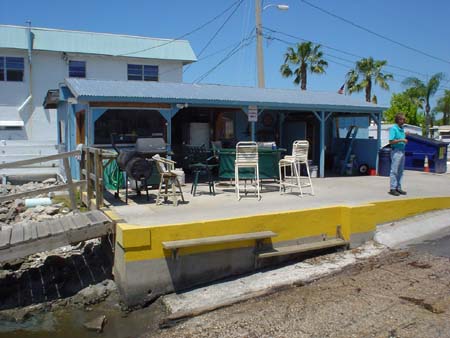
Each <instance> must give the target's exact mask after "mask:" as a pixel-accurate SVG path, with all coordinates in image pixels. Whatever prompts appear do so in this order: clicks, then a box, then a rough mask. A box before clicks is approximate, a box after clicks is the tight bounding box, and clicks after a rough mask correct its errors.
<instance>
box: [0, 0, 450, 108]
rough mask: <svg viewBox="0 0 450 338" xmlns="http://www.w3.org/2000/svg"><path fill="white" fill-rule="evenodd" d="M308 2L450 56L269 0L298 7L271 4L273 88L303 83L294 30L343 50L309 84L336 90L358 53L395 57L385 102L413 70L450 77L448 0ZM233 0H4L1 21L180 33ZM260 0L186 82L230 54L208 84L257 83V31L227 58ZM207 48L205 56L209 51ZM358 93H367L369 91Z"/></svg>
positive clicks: (331, 54) (266, 15)
mask: <svg viewBox="0 0 450 338" xmlns="http://www.w3.org/2000/svg"><path fill="white" fill-rule="evenodd" d="M308 1H309V2H311V3H312V4H314V5H316V6H319V7H321V8H323V9H326V10H327V11H329V12H332V13H334V14H335V15H338V16H341V17H343V18H346V19H348V20H350V21H352V22H354V23H355V24H358V25H361V26H363V27H365V28H367V29H369V30H372V31H374V32H376V33H378V34H380V35H384V36H386V37H388V38H390V39H392V40H396V41H398V42H401V43H403V44H405V45H408V46H410V47H413V48H415V49H418V50H422V51H424V52H426V53H428V54H431V55H432V56H435V57H437V58H441V59H445V60H449V61H448V62H442V61H439V60H436V59H433V58H431V57H428V56H425V55H422V54H420V53H417V52H414V51H412V50H409V49H406V48H404V47H401V46H399V45H397V44H394V43H392V42H389V41H386V40H384V39H382V38H380V37H377V36H374V35H371V34H369V33H367V32H365V31H362V30H360V29H358V28H356V27H354V26H352V25H350V24H348V23H345V22H343V21H341V20H339V19H337V18H335V17H332V16H329V15H327V14H324V13H323V12H321V11H319V10H317V9H315V8H312V7H311V6H309V5H307V4H305V3H304V2H302V1H301V0H285V1H279V2H277V1H270V0H265V2H264V4H265V5H267V4H275V3H278V4H288V5H289V6H290V8H289V10H288V11H279V10H277V9H276V8H274V7H270V8H267V9H266V10H265V11H264V12H263V14H262V22H263V26H264V27H267V28H270V29H272V30H275V31H277V32H278V33H270V34H269V35H270V36H269V38H268V39H265V41H264V56H265V76H266V87H270V88H295V87H294V85H293V84H292V80H291V79H285V78H282V77H281V75H280V73H279V67H280V65H281V64H282V62H283V54H284V52H285V51H286V48H287V47H288V44H286V42H290V43H295V42H297V41H298V40H297V39H295V38H292V37H289V36H288V35H291V36H294V37H298V38H301V39H305V40H311V41H314V42H317V43H321V44H322V45H324V46H327V47H331V48H334V49H338V50H339V51H336V50H332V49H330V48H327V47H324V48H323V51H324V53H325V58H326V59H327V61H328V62H329V67H328V69H327V71H326V74H325V75H310V76H309V79H308V90H320V91H333V92H336V91H337V90H338V89H339V87H340V86H341V85H342V84H343V82H344V80H345V74H346V73H347V72H348V71H349V70H350V69H351V68H352V67H353V66H354V62H355V61H356V60H357V59H358V57H357V56H361V57H367V56H372V57H374V58H375V59H385V60H387V61H388V64H389V65H392V66H394V67H397V68H390V67H388V68H386V71H388V72H391V73H394V77H395V80H396V81H395V82H391V84H390V85H391V90H390V91H384V90H382V89H380V88H378V87H375V89H374V93H375V94H376V95H377V96H378V102H379V103H380V104H383V105H389V101H390V97H391V94H392V93H395V92H401V91H402V90H403V89H404V88H403V87H402V85H401V84H400V82H401V81H402V80H403V79H404V78H405V76H418V77H420V78H422V79H426V76H427V75H430V74H431V75H432V74H434V73H436V72H444V73H446V74H447V76H448V78H449V79H450V43H449V40H448V37H449V36H450V25H449V24H448V14H449V13H450V1H447V0H433V1H428V2H426V3H425V2H424V1H419V0H409V1H405V0H403V1H400V0H397V1H395V0H377V1H368V0H365V1H356V0H340V1H335V0H308ZM234 2H236V0H222V1H211V0H190V1H187V0H159V1H158V0H153V1H150V0H129V1H113V0H110V1H103V0H90V1H86V0H79V1H77V2H65V1H51V0H40V1H35V0H16V1H13V2H12V1H10V0H0V23H1V24H10V25H25V22H26V20H31V22H32V26H35V27H49V28H60V29H69V30H83V31H94V32H108V33H120V34H130V35H142V36H151V37H162V38H177V37H180V36H183V35H184V34H185V33H187V32H190V31H192V30H194V29H195V28H197V27H199V26H200V25H202V24H203V23H205V22H207V21H209V20H210V19H211V18H213V17H214V16H216V15H218V14H219V13H221V12H222V11H223V10H225V9H226V8H227V7H229V6H230V5H232V4H233V3H234ZM254 4H255V1H254V0H243V2H242V4H241V5H240V6H239V8H238V9H237V10H236V12H235V14H234V15H233V16H232V17H231V18H230V20H229V21H228V22H227V23H226V24H225V26H224V27H223V29H222V30H221V31H220V32H219V33H218V35H217V37H216V38H215V39H214V40H213V41H212V42H211V44H210V45H209V46H208V47H207V48H206V50H205V51H204V52H203V54H202V55H200V56H199V59H200V60H199V61H198V62H197V63H196V64H194V65H193V66H191V67H189V69H187V70H186V71H185V74H184V81H186V82H193V81H196V80H197V79H199V78H200V77H201V76H202V75H204V74H205V73H207V72H208V71H210V70H211V69H212V68H213V67H215V66H216V65H217V64H218V63H219V62H220V61H221V60H223V59H224V58H225V59H226V61H224V62H223V63H222V64H221V65H220V66H219V67H217V69H215V70H214V71H212V72H211V73H210V74H209V75H208V76H207V77H206V78H205V79H203V80H202V83H221V84H230V85H244V86H255V85H256V84H257V76H256V56H255V54H256V53H255V50H256V46H255V41H254V40H252V41H251V43H250V44H249V45H247V46H246V47H244V48H242V49H240V50H239V51H238V52H237V53H235V54H234V55H233V56H232V57H230V58H228V59H227V58H226V57H225V56H226V54H227V53H229V52H230V50H231V49H232V46H234V45H237V44H239V42H240V41H241V40H242V39H243V38H245V37H247V36H248V34H249V33H251V32H254V25H255V18H254V17H255V15H254ZM230 13H231V11H228V12H227V13H225V14H224V15H223V16H221V17H220V18H219V19H218V20H216V21H215V22H213V23H211V24H210V25H208V26H206V27H205V28H203V29H202V30H200V31H198V32H196V33H194V34H192V35H189V36H186V37H185V39H187V40H189V41H190V42H191V44H192V47H193V49H194V51H195V53H196V54H197V55H198V54H199V53H200V51H201V50H202V49H203V48H204V46H205V44H206V43H207V42H208V41H209V40H210V38H211V37H212V36H213V35H214V33H215V32H216V31H217V30H218V29H219V27H220V26H221V25H222V24H223V23H224V21H225V20H226V18H227V17H228V15H229V14H230ZM266 33H269V32H268V31H266ZM276 39H282V40H285V41H286V42H281V41H278V40H276ZM216 52H217V53H216ZM343 52H345V53H343ZM346 53H347V54H346ZM211 54H213V55H212V56H210V55H211ZM349 54H350V55H349ZM354 55H355V56H354ZM203 57H206V58H205V59H203V60H202V58H203ZM398 67H400V68H405V69H407V70H401V69H399V68H398ZM413 72H417V73H420V74H423V75H418V74H416V73H413ZM443 89H450V82H449V81H446V82H444V83H443V85H442V89H441V90H440V91H438V93H437V95H436V97H439V95H440V94H442V93H443ZM356 96H358V97H360V98H361V99H363V94H360V95H358V94H356Z"/></svg>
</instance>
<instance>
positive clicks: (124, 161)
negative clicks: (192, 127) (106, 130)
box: [111, 134, 166, 203]
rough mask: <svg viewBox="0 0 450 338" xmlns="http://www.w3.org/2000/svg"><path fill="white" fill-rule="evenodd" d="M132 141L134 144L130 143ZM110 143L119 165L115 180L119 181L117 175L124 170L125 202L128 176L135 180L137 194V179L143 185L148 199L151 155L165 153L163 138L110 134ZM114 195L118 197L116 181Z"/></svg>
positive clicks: (151, 168) (151, 164)
mask: <svg viewBox="0 0 450 338" xmlns="http://www.w3.org/2000/svg"><path fill="white" fill-rule="evenodd" d="M118 141H120V142H121V143H122V145H120V144H119V143H118ZM134 142H135V144H132V143H134ZM130 143H131V148H130ZM111 144H112V146H113V148H114V149H115V150H116V151H117V153H118V156H117V159H116V161H117V165H118V167H119V170H118V171H117V182H119V175H120V174H121V173H123V172H125V189H126V190H125V202H126V203H128V178H131V179H133V180H135V182H136V192H137V194H138V195H140V190H139V188H138V181H139V182H141V183H142V185H144V186H145V189H146V194H147V199H148V184H147V180H148V179H149V178H150V176H151V175H152V171H153V168H154V165H153V160H152V159H151V157H152V156H154V155H156V154H160V155H163V154H164V155H165V154H166V143H165V142H164V139H163V138H156V137H146V138H137V137H136V136H134V135H118V134H111ZM115 197H116V198H118V197H119V184H118V183H117V191H116V193H115Z"/></svg>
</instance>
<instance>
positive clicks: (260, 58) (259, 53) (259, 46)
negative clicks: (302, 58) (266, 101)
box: [255, 0, 265, 88]
mask: <svg viewBox="0 0 450 338" xmlns="http://www.w3.org/2000/svg"><path fill="white" fill-rule="evenodd" d="M255 22H256V64H257V69H258V87H259V88H264V86H265V81H264V55H263V42H262V38H263V37H262V24H261V0H255Z"/></svg>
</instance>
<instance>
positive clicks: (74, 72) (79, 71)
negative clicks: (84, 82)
mask: <svg viewBox="0 0 450 338" xmlns="http://www.w3.org/2000/svg"><path fill="white" fill-rule="evenodd" d="M69 77H82V78H85V77H86V61H73V60H70V61H69Z"/></svg>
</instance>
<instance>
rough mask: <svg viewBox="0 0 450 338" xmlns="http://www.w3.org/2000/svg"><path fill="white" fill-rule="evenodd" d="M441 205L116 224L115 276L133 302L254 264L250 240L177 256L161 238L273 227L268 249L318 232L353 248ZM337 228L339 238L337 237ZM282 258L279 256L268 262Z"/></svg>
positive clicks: (442, 201)
mask: <svg viewBox="0 0 450 338" xmlns="http://www.w3.org/2000/svg"><path fill="white" fill-rule="evenodd" d="M443 208H450V197H433V198H412V199H399V200H390V201H388V202H383V201H380V202H374V203H370V204H363V205H359V206H331V207H325V208H317V209H306V210H297V211H284V212H279V213H270V214H261V215H254V216H246V217H237V218H232V219H219V220H213V221H204V222H191V223H185V224H171V225H160V226H158V225H152V226H135V225H131V224H125V223H119V224H117V243H116V253H115V267H114V274H115V276H116V277H117V282H118V284H119V288H120V290H121V291H122V294H123V295H124V297H125V301H126V302H127V303H129V304H133V303H135V302H141V301H142V300H143V299H145V298H147V297H149V296H151V297H155V296H157V295H160V294H163V293H167V292H170V291H174V290H176V291H178V290H183V289H185V288H189V287H192V286H194V285H198V284H200V283H207V282H211V281H214V280H217V279H220V278H224V277H228V276H233V275H236V274H242V273H249V272H252V271H255V270H256V269H257V268H258V264H257V263H255V257H256V256H255V241H252V240H248V241H246V240H244V241H233V242H229V243H216V244H212V245H208V246H201V245H199V246H192V247H187V248H181V249H179V251H178V253H177V257H178V259H177V260H173V259H172V258H171V252H170V251H169V250H164V247H163V244H162V243H163V242H170V241H180V240H191V239H199V238H200V239H201V238H204V237H213V236H227V235H232V234H236V233H253V232H262V231H272V232H274V233H277V234H278V236H277V237H275V238H272V239H271V240H270V241H267V243H265V245H268V246H269V247H270V246H272V247H283V246H288V245H292V243H301V242H309V241H310V240H309V239H312V238H319V237H321V236H322V237H323V236H326V237H327V238H335V237H342V238H343V239H344V240H345V241H348V242H350V246H351V247H355V246H359V245H361V244H362V243H364V242H365V241H368V240H371V239H372V238H373V234H374V233H375V230H376V224H380V223H384V222H386V221H392V220H396V219H401V218H405V217H408V216H411V215H415V214H419V213H422V212H426V211H429V210H436V209H443ZM337 227H340V229H341V234H340V235H341V236H336V229H337ZM281 261H283V257H279V259H277V260H274V261H273V262H272V263H279V262H281Z"/></svg>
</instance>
